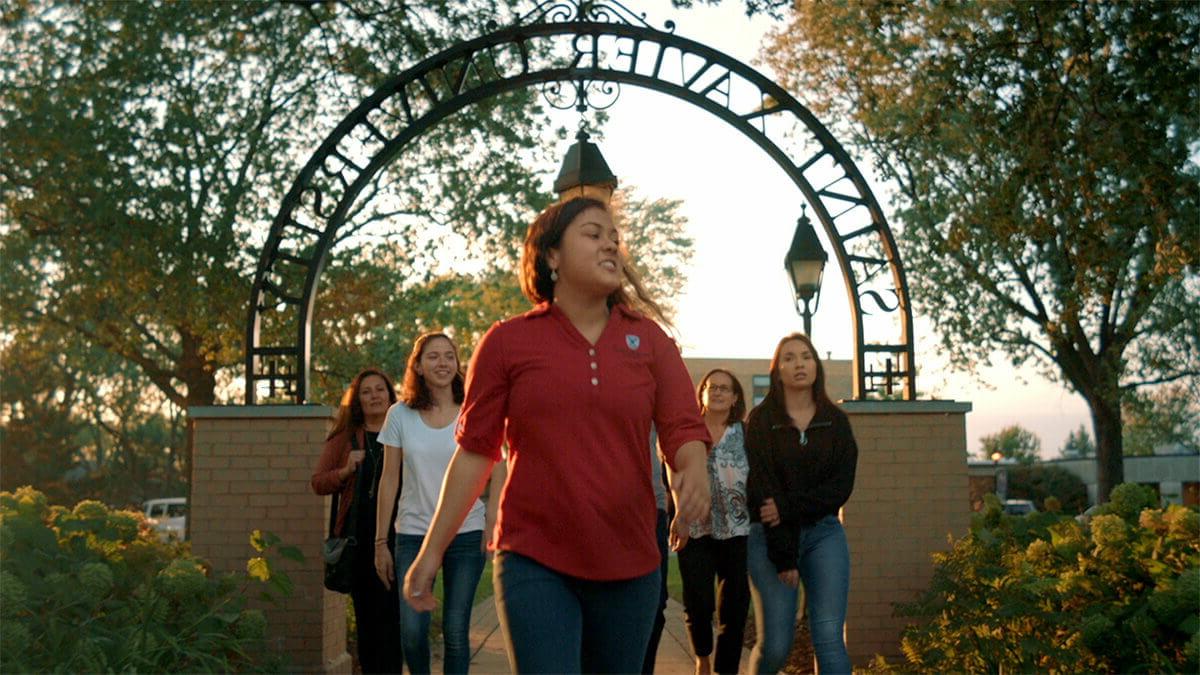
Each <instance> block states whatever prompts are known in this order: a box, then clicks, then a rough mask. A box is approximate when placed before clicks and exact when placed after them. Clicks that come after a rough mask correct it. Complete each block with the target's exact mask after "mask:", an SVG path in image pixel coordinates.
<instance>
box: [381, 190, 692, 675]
mask: <svg viewBox="0 0 1200 675" xmlns="http://www.w3.org/2000/svg"><path fill="white" fill-rule="evenodd" d="M625 283H628V284H629V286H630V287H631V288H632V291H633V292H632V294H631V293H630V292H629V291H627V290H626V288H625V286H624V284H625ZM521 289H522V291H524V293H525V295H526V297H528V298H529V299H530V301H532V302H533V303H535V305H536V306H535V307H534V309H532V310H531V311H529V312H527V313H525V314H522V315H520V316H516V317H513V318H511V319H509V320H507V321H502V322H499V323H497V324H496V325H494V326H492V328H491V330H489V331H488V333H487V335H485V336H484V338H483V340H482V341H481V342H480V343H479V346H478V347H477V348H476V350H475V355H474V357H473V359H472V363H471V368H470V370H469V372H468V376H467V391H466V399H465V400H464V401H463V408H462V416H461V418H460V421H459V427H458V433H457V438H458V446H459V447H458V450H457V452H456V453H455V456H454V459H453V460H452V461H451V465H450V469H449V472H448V474H447V476H446V482H445V484H444V485H443V487H442V494H441V497H440V501H439V504H438V509H437V514H436V516H435V517H434V522H433V524H432V526H431V527H430V530H429V534H428V536H427V537H426V539H425V543H424V546H423V547H422V549H421V552H420V554H419V555H418V556H417V559H416V561H415V562H414V563H413V565H412V567H411V568H410V569H409V572H408V575H407V578H406V579H405V584H404V594H405V598H406V600H407V601H408V602H409V603H410V604H412V605H413V606H414V607H416V608H418V609H432V607H433V606H434V604H435V601H434V599H433V598H432V597H431V585H432V581H433V578H434V573H435V572H436V570H437V568H438V563H439V561H440V559H441V557H442V552H443V551H444V550H445V548H446V546H447V545H448V544H449V542H450V540H451V539H452V538H453V536H454V532H455V530H456V529H457V528H458V523H460V522H461V521H462V519H463V517H464V516H465V515H466V513H467V510H468V508H469V506H470V504H471V503H472V502H473V501H474V500H475V499H476V497H477V496H478V495H479V493H480V492H481V491H482V489H483V486H484V483H485V482H486V481H487V477H488V475H489V473H490V471H491V468H492V465H493V464H494V463H495V462H497V461H498V460H499V459H500V446H501V443H502V441H507V443H508V447H509V454H508V460H507V461H508V479H507V480H506V482H505V484H504V489H503V491H502V492H501V497H500V510H499V518H498V520H497V523H496V535H495V539H494V540H493V541H494V548H495V549H496V551H497V553H496V559H495V568H494V570H493V574H494V579H495V588H496V596H497V608H498V610H499V614H500V625H501V628H502V629H503V631H504V635H505V639H506V642H507V645H508V652H509V662H510V665H511V667H512V669H513V671H514V672H557V673H569V672H624V673H631V672H637V671H638V670H639V669H640V668H641V665H642V657H643V656H644V652H645V648H646V644H647V642H648V640H649V636H650V630H651V626H652V624H653V622H654V610H655V606H656V603H657V599H658V583H659V553H658V546H657V544H656V542H655V516H656V509H655V501H654V489H653V487H652V486H651V484H650V464H649V461H650V456H649V453H648V452H646V439H647V438H649V436H650V424H651V422H654V424H655V426H656V428H657V430H658V436H659V442H660V444H661V447H662V450H663V454H664V456H665V458H666V460H667V463H668V465H669V466H670V467H671V468H672V470H673V485H672V491H673V493H674V494H673V496H674V498H675V502H676V504H677V505H678V516H677V517H678V518H679V519H681V520H680V522H681V523H682V524H683V525H684V526H686V524H687V523H690V522H691V521H694V520H698V519H700V518H702V517H703V516H704V515H705V514H706V513H707V512H708V509H709V495H708V476H707V474H706V453H707V446H708V445H710V444H711V441H710V440H709V436H708V430H707V429H706V427H705V425H704V421H703V420H702V419H701V417H700V412H699V409H698V407H697V405H696V400H695V398H694V396H693V395H692V386H691V378H690V377H689V376H688V373H687V369H686V368H685V367H684V365H683V360H682V358H681V357H680V355H679V350H678V348H677V347H676V346H675V343H674V342H673V341H672V340H671V339H670V338H669V337H668V336H667V335H666V334H665V333H664V332H663V330H662V329H661V328H660V327H659V325H658V324H657V323H655V322H654V321H653V320H651V319H649V318H646V317H645V316H643V315H642V314H641V313H640V312H638V311H636V310H634V309H633V307H632V306H631V305H632V304H633V303H634V302H635V298H636V302H637V303H638V305H639V306H640V307H642V308H644V309H646V310H648V311H650V312H652V313H654V314H656V315H658V316H659V317H661V316H662V314H661V311H659V310H658V308H657V305H655V304H654V303H653V302H652V301H651V300H649V299H648V298H647V297H646V294H645V293H644V291H643V289H642V287H641V284H640V283H639V282H638V280H637V278H636V276H635V275H634V274H633V272H632V270H630V269H629V268H628V267H627V266H626V264H625V260H624V257H623V255H622V251H621V242H620V232H619V230H618V228H617V227H616V226H615V225H614V224H613V219H612V216H611V214H610V213H609V211H608V208H607V206H606V205H605V204H604V203H603V202H600V201H596V200H593V199H587V198H576V199H572V200H570V201H567V202H563V203H559V204H555V205H553V206H551V207H550V208H548V209H546V210H545V211H543V212H542V213H541V214H540V215H539V216H538V217H537V219H536V220H534V222H533V224H532V225H530V227H529V232H528V233H527V235H526V237H525V247H524V252H523V255H522V260H521Z"/></svg>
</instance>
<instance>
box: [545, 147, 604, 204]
mask: <svg viewBox="0 0 1200 675" xmlns="http://www.w3.org/2000/svg"><path fill="white" fill-rule="evenodd" d="M590 138H591V135H590V134H588V132H586V131H584V130H583V129H580V130H579V133H577V134H575V143H574V144H573V145H572V146H571V147H569V148H567V155H566V157H563V163H562V168H560V169H559V171H558V178H557V179H555V181H554V191H555V192H557V193H558V198H559V200H560V201H566V200H568V199H573V198H575V197H591V198H593V199H599V200H600V201H602V202H604V203H606V204H607V203H608V202H609V200H610V199H612V194H613V191H614V190H616V188H617V177H616V176H615V175H614V174H613V172H612V169H609V168H608V162H606V161H604V155H602V154H600V147H599V146H597V145H596V144H595V143H592V142H591V141H590V140H588V139H590Z"/></svg>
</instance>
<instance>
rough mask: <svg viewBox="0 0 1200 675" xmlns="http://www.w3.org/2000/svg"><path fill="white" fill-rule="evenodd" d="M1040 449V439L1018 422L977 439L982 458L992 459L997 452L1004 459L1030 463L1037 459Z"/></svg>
mask: <svg viewBox="0 0 1200 675" xmlns="http://www.w3.org/2000/svg"><path fill="white" fill-rule="evenodd" d="M1041 450H1042V441H1041V439H1039V438H1038V437H1037V435H1036V434H1034V433H1033V432H1032V431H1030V430H1028V429H1026V428H1024V427H1022V426H1021V425H1019V424H1013V425H1010V426H1007V427H1004V428H1003V429H1001V430H1000V431H997V432H996V433H994V434H990V435H987V436H984V437H983V438H981V439H979V455H980V457H981V458H982V459H992V455H993V454H994V453H997V452H998V453H1000V456H1001V457H1002V458H1004V459H1015V460H1017V461H1018V462H1021V463H1022V464H1032V463H1033V462H1036V461H1037V460H1038V453H1039V452H1041Z"/></svg>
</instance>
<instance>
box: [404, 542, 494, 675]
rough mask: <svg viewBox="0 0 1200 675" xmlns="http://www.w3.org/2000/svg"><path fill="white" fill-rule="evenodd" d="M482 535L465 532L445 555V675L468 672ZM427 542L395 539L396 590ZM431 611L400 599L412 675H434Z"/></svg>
mask: <svg viewBox="0 0 1200 675" xmlns="http://www.w3.org/2000/svg"><path fill="white" fill-rule="evenodd" d="M482 540H483V532H482V531H480V530H473V531H471V532H463V533H462V534H459V535H458V536H456V537H454V539H453V540H452V541H451V542H450V546H448V547H447V548H446V554H445V555H444V556H442V570H441V571H442V638H443V640H444V641H445V648H446V652H445V660H444V663H445V672H446V673H447V675H449V674H450V673H466V672H467V669H468V667H469V666H470V664H471V641H470V638H471V607H472V606H474V604H475V588H476V587H477V586H478V585H479V576H480V575H481V574H483V565H484V558H483V552H482V551H481V550H480V549H479V546H480V542H481V541H482ZM424 541H425V537H424V536H422V535H418V534H401V535H397V536H396V555H395V560H396V585H397V586H398V587H400V588H401V589H402V588H403V587H404V575H405V574H407V573H408V568H409V567H411V566H412V563H413V561H414V560H416V558H417V553H418V552H420V550H421V544H422V542H424ZM431 618H432V613H431V612H418V611H416V610H414V609H413V608H412V605H409V604H408V603H407V602H405V600H404V598H403V597H401V598H400V644H401V645H402V646H403V651H404V662H405V663H407V664H408V670H409V672H410V673H414V674H416V673H428V672H429V658H430V657H429V622H430V619H431Z"/></svg>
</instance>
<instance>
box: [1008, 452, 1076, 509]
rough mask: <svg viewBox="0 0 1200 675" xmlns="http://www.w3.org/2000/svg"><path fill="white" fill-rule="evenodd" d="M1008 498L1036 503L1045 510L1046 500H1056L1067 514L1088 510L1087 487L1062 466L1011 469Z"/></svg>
mask: <svg viewBox="0 0 1200 675" xmlns="http://www.w3.org/2000/svg"><path fill="white" fill-rule="evenodd" d="M1008 496H1009V497H1011V498H1013V499H1029V500H1032V501H1033V503H1034V504H1037V507H1038V508H1039V509H1041V510H1043V511H1049V510H1050V509H1048V508H1046V499H1047V498H1050V497H1054V498H1055V499H1057V500H1058V504H1059V506H1060V507H1061V508H1062V510H1063V512H1064V513H1083V511H1084V509H1086V508H1087V507H1088V495H1087V484H1085V483H1084V482H1083V479H1081V478H1080V477H1079V476H1076V475H1075V474H1073V473H1071V472H1070V471H1067V470H1066V469H1064V468H1062V467H1059V466H1052V465H1045V464H1035V465H1033V466H1015V467H1012V468H1010V469H1008Z"/></svg>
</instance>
